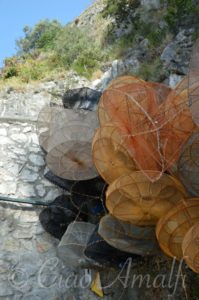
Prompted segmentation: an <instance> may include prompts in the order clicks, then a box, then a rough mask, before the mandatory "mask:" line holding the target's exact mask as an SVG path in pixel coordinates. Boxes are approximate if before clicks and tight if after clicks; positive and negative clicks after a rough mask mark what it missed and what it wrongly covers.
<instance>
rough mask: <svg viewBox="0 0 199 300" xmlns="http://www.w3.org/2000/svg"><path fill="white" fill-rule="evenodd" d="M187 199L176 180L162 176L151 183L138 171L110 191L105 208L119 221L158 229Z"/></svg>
mask: <svg viewBox="0 0 199 300" xmlns="http://www.w3.org/2000/svg"><path fill="white" fill-rule="evenodd" d="M152 176H153V174H152ZM185 196H186V192H185V190H184V187H183V186H182V184H181V183H180V182H179V181H178V180H177V179H175V178H173V177H171V176H169V175H167V174H163V175H162V177H161V178H160V179H159V180H158V181H156V182H154V183H152V182H151V181H150V180H149V179H148V178H147V177H146V176H145V175H144V174H143V173H142V172H140V171H136V172H133V173H131V174H129V175H124V176H121V177H119V178H118V179H117V180H115V181H114V182H113V183H112V184H111V185H110V186H109V187H108V189H107V192H106V206H107V209H108V211H109V213H110V214H111V215H113V216H114V217H116V218H118V219H119V220H123V221H128V222H130V223H132V224H135V225H140V226H146V225H155V224H156V223H157V221H158V220H159V218H161V217H162V216H163V215H165V213H166V212H167V211H169V210H172V209H173V208H174V206H175V205H176V204H177V203H178V201H179V200H181V198H182V197H185Z"/></svg>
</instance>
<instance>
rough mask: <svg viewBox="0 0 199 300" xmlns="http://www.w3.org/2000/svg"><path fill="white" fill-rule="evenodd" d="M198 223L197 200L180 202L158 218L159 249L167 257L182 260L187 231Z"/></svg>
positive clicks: (198, 208)
mask: <svg viewBox="0 0 199 300" xmlns="http://www.w3.org/2000/svg"><path fill="white" fill-rule="evenodd" d="M198 221H199V198H191V199H188V200H182V201H180V202H179V203H178V204H176V206H175V207H173V209H172V210H170V211H169V212H168V213H167V214H166V215H165V216H163V217H162V218H160V220H159V222H158V224H157V227H156V236H157V239H158V241H159V244H160V247H161V249H162V250H163V251H164V252H165V253H166V254H167V255H169V256H171V257H176V258H177V259H179V260H180V259H182V257H183V252H182V241H183V239H184V236H185V234H186V233H187V231H188V230H189V229H190V228H191V227H192V226H193V225H194V223H196V222H198Z"/></svg>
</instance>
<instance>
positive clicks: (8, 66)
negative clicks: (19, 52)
mask: <svg viewBox="0 0 199 300" xmlns="http://www.w3.org/2000/svg"><path fill="white" fill-rule="evenodd" d="M18 72H19V70H18V59H17V57H16V56H12V57H10V58H6V59H5V60H4V68H3V74H2V77H3V79H8V78H11V77H15V76H18Z"/></svg>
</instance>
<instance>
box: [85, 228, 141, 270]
mask: <svg viewBox="0 0 199 300" xmlns="http://www.w3.org/2000/svg"><path fill="white" fill-rule="evenodd" d="M84 254H85V255H86V257H88V258H89V259H92V260H94V261H96V262H97V263H99V264H100V265H102V266H104V267H122V266H123V265H124V264H125V263H126V262H127V260H128V259H129V258H132V259H133V261H137V260H138V259H139V258H140V256H139V255H137V254H132V253H127V252H124V251H121V250H119V249H117V248H115V247H112V246H111V245H109V244H108V243H107V242H106V241H105V240H104V239H103V238H102V237H101V236H100V235H99V234H98V226H96V227H95V230H94V231H93V233H92V235H91V236H90V239H89V241H88V243H87V246H86V248H85V250H84Z"/></svg>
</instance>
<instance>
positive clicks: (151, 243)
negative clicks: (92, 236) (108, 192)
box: [98, 215, 159, 256]
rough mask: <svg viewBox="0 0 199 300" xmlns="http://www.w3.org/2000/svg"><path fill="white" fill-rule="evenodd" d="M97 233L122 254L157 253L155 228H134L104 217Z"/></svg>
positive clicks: (125, 223)
mask: <svg viewBox="0 0 199 300" xmlns="http://www.w3.org/2000/svg"><path fill="white" fill-rule="evenodd" d="M98 233H99V235H100V236H101V237H102V238H103V239H104V240H105V241H106V242H107V243H108V244H109V245H111V246H112V247H115V248H117V249H119V250H121V251H124V252H129V253H134V254H138V255H143V256H146V255H155V254H158V253H159V245H158V242H157V239H156V236H155V227H150V226H147V227H141V226H136V225H133V224H130V223H128V222H123V221H119V220H118V219H116V218H114V217H113V216H111V215H106V216H104V217H103V218H101V220H100V224H99V229H98Z"/></svg>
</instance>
